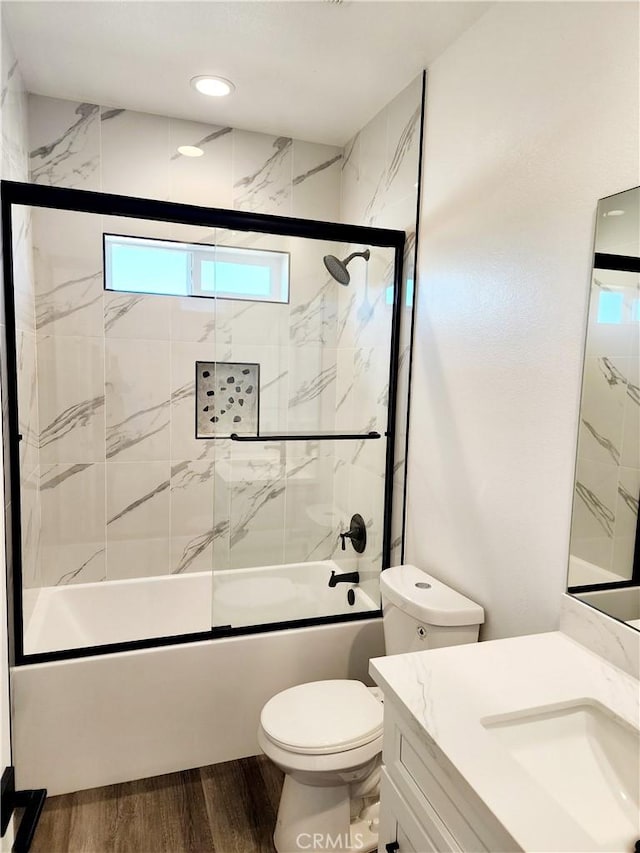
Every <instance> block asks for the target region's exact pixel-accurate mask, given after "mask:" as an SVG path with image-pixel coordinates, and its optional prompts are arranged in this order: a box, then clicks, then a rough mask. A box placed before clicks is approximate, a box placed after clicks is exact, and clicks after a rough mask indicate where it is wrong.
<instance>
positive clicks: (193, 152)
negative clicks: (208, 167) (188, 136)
mask: <svg viewBox="0 0 640 853" xmlns="http://www.w3.org/2000/svg"><path fill="white" fill-rule="evenodd" d="M178 154H182V156H183V157H202V155H203V154H204V151H203V150H202V148H198V147H197V146H196V145H179V146H178Z"/></svg>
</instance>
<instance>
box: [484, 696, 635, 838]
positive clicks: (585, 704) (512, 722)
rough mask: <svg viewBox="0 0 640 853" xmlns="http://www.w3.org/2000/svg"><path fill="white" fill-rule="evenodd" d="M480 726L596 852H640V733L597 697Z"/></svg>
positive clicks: (488, 720) (504, 718)
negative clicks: (638, 847)
mask: <svg viewBox="0 0 640 853" xmlns="http://www.w3.org/2000/svg"><path fill="white" fill-rule="evenodd" d="M481 722H482V725H483V726H484V727H485V729H487V731H489V732H490V733H491V735H492V736H493V737H495V738H496V739H497V740H498V741H500V743H501V744H502V746H503V747H504V748H506V749H507V750H508V752H509V753H510V754H511V756H512V757H513V758H514V759H515V760H516V761H517V762H518V763H519V764H520V765H521V767H523V768H524V770H526V772H527V773H528V774H529V775H530V776H531V777H533V779H534V780H535V781H536V782H537V783H538V784H539V785H541V786H542V787H543V788H544V790H545V791H546V793H547V794H548V795H550V796H551V797H553V798H554V799H555V800H556V802H557V803H558V804H559V805H560V806H561V807H562V808H563V809H564V811H565V812H566V813H567V814H569V815H570V816H571V817H572V818H573V819H574V820H575V821H577V822H578V823H579V824H580V826H581V827H582V828H583V830H585V831H586V832H587V833H588V834H589V835H590V836H591V838H592V839H593V841H594V844H595V846H596V849H599V850H607V851H612V850H619V851H625V850H630V851H631V850H633V849H634V844H635V842H636V841H637V840H638V838H639V837H640V817H639V815H640V732H638V730H637V729H635V728H633V726H631V725H629V724H628V723H626V722H625V721H624V720H622V719H620V718H619V717H617V716H615V715H614V714H612V713H611V712H610V711H608V710H607V709H606V708H605V707H604V706H603V705H601V704H599V703H598V702H594V701H591V700H584V701H581V702H578V703H572V704H570V705H562V706H556V707H543V708H537V709H529V710H527V711H523V712H519V713H517V714H510V715H505V716H502V717H492V718H487V719H484V720H482V721H481ZM540 818H541V820H544V816H543V815H541V816H540Z"/></svg>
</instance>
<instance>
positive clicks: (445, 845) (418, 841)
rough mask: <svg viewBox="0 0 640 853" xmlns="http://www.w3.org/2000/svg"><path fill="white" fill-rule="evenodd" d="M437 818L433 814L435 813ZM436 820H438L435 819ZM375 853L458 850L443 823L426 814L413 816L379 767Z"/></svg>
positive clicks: (426, 852) (383, 770) (450, 851)
mask: <svg viewBox="0 0 640 853" xmlns="http://www.w3.org/2000/svg"><path fill="white" fill-rule="evenodd" d="M435 819H436V820H437V816H435ZM438 823H440V822H439V821H438ZM378 839H379V840H378V853H459V851H460V848H459V847H458V846H457V845H456V844H455V842H454V841H453V839H452V838H451V836H449V834H448V833H447V831H446V829H445V828H444V826H442V825H440V826H438V825H437V823H436V822H435V821H434V820H433V819H431V818H430V816H429V815H427V814H422V815H421V816H420V820H418V818H417V817H416V816H415V814H414V813H413V812H412V810H411V809H410V808H409V806H408V805H407V803H406V801H405V800H404V799H403V798H402V796H401V795H400V792H399V791H398V789H397V788H396V786H395V785H394V784H393V782H392V780H391V779H390V777H389V774H388V773H387V771H386V769H385V768H384V767H383V768H382V778H381V781H380V834H379V836H378Z"/></svg>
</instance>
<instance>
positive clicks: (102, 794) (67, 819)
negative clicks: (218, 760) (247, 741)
mask: <svg viewBox="0 0 640 853" xmlns="http://www.w3.org/2000/svg"><path fill="white" fill-rule="evenodd" d="M282 779H283V776H282V773H281V772H280V771H279V770H278V769H277V768H276V767H275V766H274V765H273V764H272V763H271V762H270V761H269V759H268V758H266V757H265V756H258V757H255V758H242V759H240V760H239V761H228V762H226V763H224V764H214V765H211V766H210V767H201V768H199V769H197V770H184V771H182V772H180V773H169V774H168V775H166V776H155V777H153V778H151V779H140V780H138V781H136V782H123V783H121V784H119V785H108V786H107V787H105V788H93V789H91V790H89V791H79V792H78V793H77V794H63V795H61V796H58V797H50V798H49V799H47V801H46V803H45V806H44V810H43V812H42V815H41V817H40V822H39V823H38V827H37V829H36V834H35V837H34V840H33V844H32V846H31V851H32V853H274V850H275V848H274V846H273V840H272V836H273V829H274V827H275V823H276V813H277V810H278V802H279V799H280V791H281V789H282Z"/></svg>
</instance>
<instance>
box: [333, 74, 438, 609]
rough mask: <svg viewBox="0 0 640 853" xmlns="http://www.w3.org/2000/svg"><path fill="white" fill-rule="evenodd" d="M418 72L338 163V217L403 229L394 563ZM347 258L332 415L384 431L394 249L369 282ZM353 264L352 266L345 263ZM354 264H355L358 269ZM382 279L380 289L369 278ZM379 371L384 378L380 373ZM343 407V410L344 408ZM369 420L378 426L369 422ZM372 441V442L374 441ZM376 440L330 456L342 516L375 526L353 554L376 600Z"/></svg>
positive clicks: (374, 262)
mask: <svg viewBox="0 0 640 853" xmlns="http://www.w3.org/2000/svg"><path fill="white" fill-rule="evenodd" d="M422 89H423V82H422V75H420V77H417V78H416V79H415V80H414V81H413V82H412V83H411V84H410V85H409V86H407V88H406V89H404V90H403V91H402V92H400V94H399V95H397V97H396V98H394V100H393V101H391V103H389V104H388V105H387V106H386V107H385V108H384V109H383V110H382V111H381V112H380V113H378V115H376V116H375V117H374V118H373V119H372V120H371V121H370V122H369V123H368V124H367V125H366V127H364V128H363V129H362V130H361V131H360V132H359V133H358V134H357V135H356V136H355V137H354V138H353V139H352V140H351V141H350V142H349V143H348V144H347V145H346V147H345V149H344V158H343V161H342V186H341V217H342V221H343V222H352V223H356V224H358V225H371V226H375V227H379V228H394V229H399V230H404V231H405V233H406V250H405V257H404V284H403V287H404V298H403V304H402V313H401V332H400V365H399V380H398V399H397V419H396V446H395V465H394V501H393V504H394V505H393V512H392V553H391V563H392V565H393V564H394V563H399V562H400V561H401V559H402V523H403V519H402V512H403V499H404V481H405V441H406V432H407V411H408V396H409V355H410V346H411V320H412V316H413V282H414V280H415V253H416V222H417V211H418V174H419V162H420V126H421V116H422V108H423V91H422ZM357 263H358V261H357V260H355V261H354V262H353V265H352V266H353V269H354V272H355V273H356V275H358V276H360V279H359V281H358V285H357V287H355V288H354V289H353V291H352V290H351V288H345V289H343V292H342V293H341V300H340V309H339V310H340V320H339V341H338V364H339V369H338V383H339V390H338V417H339V418H344V420H345V422H346V421H347V420H349V419H350V418H351V417H353V414H354V413H361V414H360V415H359V417H360V423H358V427H362V428H377V429H380V431H382V432H384V430H385V427H386V423H385V422H384V418H385V411H386V403H387V393H388V369H389V355H388V352H389V350H388V342H386V341H384V342H383V341H382V340H381V339H380V335H379V330H380V329H381V328H385V329H386V328H388V327H389V323H390V317H391V305H390V304H389V301H390V299H391V294H390V292H389V291H388V289H387V288H388V287H390V286H391V285H392V283H393V281H392V275H393V257H392V256H391V253H389V252H388V253H387V254H385V253H384V252H383V251H382V252H381V251H380V250H377V251H375V252H372V257H371V260H370V262H369V267H370V269H369V286H368V288H367V283H366V280H365V281H363V280H362V276H363V270H362V267H357V268H356V264H357ZM350 269H351V265H350ZM356 269H357V272H356ZM374 281H375V282H382V284H381V285H380V284H379V285H378V286H377V288H376V287H373V286H372V285H371V282H374ZM383 376H384V377H385V378H384V381H383V382H382V384H381V381H382V380H381V377H383ZM349 409H350V411H349ZM374 424H375V426H374ZM374 445H377V446H374ZM382 445H383V442H380V443H377V442H362V443H361V444H360V445H358V446H356V447H353V446H351V445H349V446H347V445H344V446H343V447H342V448H341V449H340V452H339V455H338V458H337V459H336V467H337V476H338V477H339V478H340V479H341V481H342V482H343V484H344V485H343V491H342V494H345V495H348V496H349V497H348V504H349V506H348V507H345V509H346V512H345V513H344V516H343V518H342V523H348V520H349V518H350V516H351V513H353V512H360V513H361V515H362V516H363V517H364V518H365V521H366V522H367V527H368V530H370V531H372V533H373V536H372V537H371V547H370V546H367V550H366V552H365V554H363V555H362V556H360V557H356V556H352V558H351V559H352V562H353V564H354V565H355V566H357V567H358V569H359V571H360V575H361V579H364V581H363V583H362V585H363V586H364V588H365V589H366V590H368V591H369V593H370V594H371V596H372V597H373V598H374V599H376V600H377V599H378V597H379V591H378V572H379V569H378V567H379V565H380V557H381V553H382V540H381V532H382V520H383V504H382V494H383V483H381V482H380V480H381V478H383V477H384V460H383V456H382V454H383V450H384V448H383V446H382Z"/></svg>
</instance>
